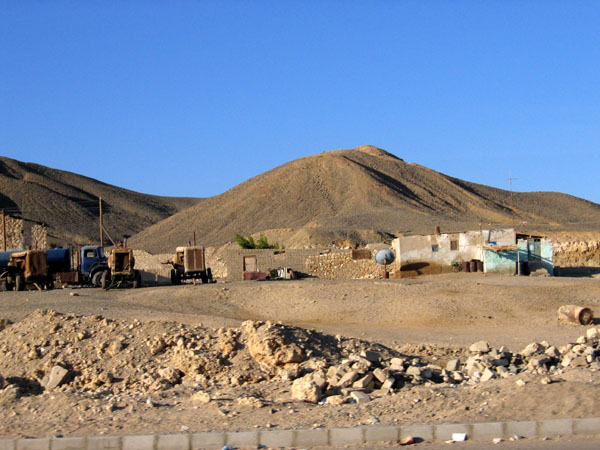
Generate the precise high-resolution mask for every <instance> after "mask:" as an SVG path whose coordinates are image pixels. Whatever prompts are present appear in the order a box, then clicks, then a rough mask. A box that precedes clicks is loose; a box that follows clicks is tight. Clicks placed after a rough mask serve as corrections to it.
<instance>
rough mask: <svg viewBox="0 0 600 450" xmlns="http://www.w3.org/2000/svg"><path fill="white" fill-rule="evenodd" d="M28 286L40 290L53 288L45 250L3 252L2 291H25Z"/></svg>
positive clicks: (1, 268) (1, 259)
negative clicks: (30, 285)
mask: <svg viewBox="0 0 600 450" xmlns="http://www.w3.org/2000/svg"><path fill="white" fill-rule="evenodd" d="M7 259H8V260H7ZM27 284H32V285H35V287H37V288H38V289H44V288H45V289H50V288H51V287H52V284H53V283H52V277H51V276H50V275H49V272H48V256H47V255H46V252H45V251H44V250H22V251H11V252H1V255H0V285H1V287H2V290H4V291H12V290H13V289H14V290H16V291H23V290H25V287H26V285H27Z"/></svg>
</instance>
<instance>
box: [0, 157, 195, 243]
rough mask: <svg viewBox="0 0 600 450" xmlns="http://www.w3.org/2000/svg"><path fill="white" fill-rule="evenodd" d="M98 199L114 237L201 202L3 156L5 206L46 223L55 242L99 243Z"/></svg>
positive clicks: (1, 202)
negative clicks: (137, 188)
mask: <svg viewBox="0 0 600 450" xmlns="http://www.w3.org/2000/svg"><path fill="white" fill-rule="evenodd" d="M99 197H102V204H103V216H104V226H105V228H106V229H107V230H108V232H109V233H110V235H111V236H112V237H113V239H115V240H116V239H122V238H123V237H124V236H126V235H127V236H131V235H133V234H135V233H137V232H139V231H141V230H143V229H144V228H146V227H148V226H150V225H152V224H154V223H156V222H158V221H160V220H163V219H165V218H167V217H169V216H171V215H173V214H175V213H177V212H179V211H181V210H183V209H186V208H188V207H190V206H192V205H194V204H195V203H196V202H197V201H198V199H195V198H177V197H159V196H155V195H148V194H140V193H137V192H133V191H130V190H127V189H123V188H119V187H117V186H112V185H109V184H106V183H102V182H100V181H97V180H94V179H92V178H89V177H85V176H82V175H77V174H75V173H71V172H66V171H62V170H58V169H52V168H49V167H45V166H41V165H38V164H34V163H26V162H21V161H17V160H14V159H10V158H6V157H0V208H3V209H5V210H6V212H7V213H8V214H10V215H13V216H16V217H21V218H25V219H27V220H30V221H34V222H39V223H44V224H46V225H47V226H48V233H49V241H50V243H51V244H60V245H63V244H67V245H72V244H86V243H92V242H98V241H99V203H98V198H99ZM105 239H106V241H107V242H109V241H108V239H107V238H105Z"/></svg>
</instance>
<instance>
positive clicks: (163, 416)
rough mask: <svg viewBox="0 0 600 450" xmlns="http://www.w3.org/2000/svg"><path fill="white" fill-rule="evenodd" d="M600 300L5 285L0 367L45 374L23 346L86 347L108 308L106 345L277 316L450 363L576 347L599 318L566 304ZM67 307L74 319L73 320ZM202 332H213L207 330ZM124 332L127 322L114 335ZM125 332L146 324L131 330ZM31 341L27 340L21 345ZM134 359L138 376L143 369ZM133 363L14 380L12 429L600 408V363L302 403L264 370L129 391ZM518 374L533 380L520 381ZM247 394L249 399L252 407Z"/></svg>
mask: <svg viewBox="0 0 600 450" xmlns="http://www.w3.org/2000/svg"><path fill="white" fill-rule="evenodd" d="M71 294H76V295H71ZM599 302H600V280H599V279H596V278H550V277H539V278H534V277H506V276H492V275H484V274H460V273H459V274H448V275H440V276H428V277H422V278H418V279H410V280H355V281H328V280H311V279H305V280H294V281H272V282H245V283H216V284H211V285H198V286H192V285H184V286H177V287H155V288H143V289H138V290H132V289H122V290H111V291H102V290H100V289H91V288H82V289H65V290H53V291H48V292H37V291H29V292H5V293H0V319H8V320H9V321H11V322H14V324H12V325H9V326H8V327H7V328H6V329H5V330H3V331H0V342H1V343H2V346H0V374H1V375H2V376H3V377H4V378H5V379H6V380H8V381H10V380H11V377H13V379H16V378H18V377H22V378H24V379H26V378H27V377H28V376H29V374H30V373H32V372H31V370H33V373H36V370H34V369H36V366H35V364H40V366H41V364H42V363H41V362H38V358H39V360H40V361H41V359H42V358H41V357H40V356H39V355H37V356H36V355H34V356H31V357H30V358H25V359H19V355H20V353H19V352H21V353H22V352H24V351H26V348H25V347H26V345H29V344H27V342H28V339H32V336H35V339H38V340H41V341H40V342H41V343H40V344H39V345H40V346H44V345H45V346H46V347H48V346H51V345H52V339H50V338H51V336H50V335H52V333H60V331H57V330H59V329H62V330H64V336H62V338H61V339H63V340H65V341H68V335H67V329H70V328H68V326H71V325H72V329H73V332H75V331H76V330H77V327H79V331H80V332H83V335H81V336H79V340H80V341H84V342H85V339H87V338H88V337H89V336H87V335H86V334H85V331H86V327H88V325H86V324H88V323H91V322H89V321H91V320H92V319H91V318H90V317H92V316H98V315H100V316H102V318H107V319H110V321H114V325H111V322H110V321H108V322H106V321H105V322H102V318H101V317H95V318H94V319H93V320H95V321H97V322H98V325H93V327H95V328H94V329H93V332H92V331H90V332H89V333H91V334H93V335H94V337H95V336H96V335H98V336H100V334H101V333H104V334H102V336H104V337H103V339H104V341H105V342H107V343H110V342H112V340H114V339H116V338H118V337H119V336H118V335H117V334H118V333H120V334H121V337H120V338H121V340H127V342H128V343H127V345H131V348H134V343H135V342H137V341H138V340H139V342H140V343H143V342H144V341H146V342H148V341H150V340H152V339H154V338H156V336H166V335H167V334H168V333H175V331H173V330H176V331H177V330H178V331H177V332H179V333H180V334H181V333H184V332H189V333H192V331H193V330H196V331H193V332H194V333H196V335H195V336H196V337H194V339H196V341H197V342H200V341H201V340H202V339H201V336H200V337H198V336H197V334H198V333H200V334H201V333H206V335H207V339H208V336H209V335H211V336H221V338H222V337H223V335H224V333H225V331H224V330H220V331H219V330H217V329H218V328H220V327H225V328H229V327H232V328H234V329H237V328H236V327H239V326H240V324H241V323H242V322H243V321H246V320H252V321H267V320H270V321H281V322H282V323H284V324H288V325H294V326H298V327H303V328H308V329H313V330H315V332H317V334H315V335H314V336H316V339H317V340H319V339H320V340H322V341H323V342H325V341H328V339H330V338H331V339H333V336H335V335H341V336H344V337H348V338H356V339H358V340H360V342H361V343H360V344H356V345H358V347H360V346H362V347H361V348H368V347H369V345H373V346H375V345H376V344H380V345H382V346H384V347H381V348H385V349H386V350H385V351H388V350H389V352H390V354H391V355H404V356H418V357H420V358H423V359H424V360H426V361H427V362H429V363H436V362H438V363H439V364H440V365H441V366H443V365H445V362H446V361H447V360H448V359H449V358H450V357H454V356H457V355H458V356H461V355H462V356H464V355H465V352H466V350H465V347H468V346H469V345H470V344H472V343H473V342H476V341H480V340H486V341H488V342H489V343H490V345H492V346H494V347H497V348H499V347H500V346H503V345H504V346H506V347H508V348H509V349H510V350H512V351H514V352H519V351H521V350H522V349H523V348H524V347H525V346H526V345H527V344H529V343H532V342H541V341H548V343H549V344H551V345H556V346H561V345H565V344H568V343H574V342H575V340H576V339H577V338H578V337H579V336H582V335H585V332H586V327H582V326H575V325H569V324H565V323H561V322H559V321H558V320H557V314H556V311H557V309H558V307H559V306H561V305H564V304H576V305H584V306H588V307H590V308H592V309H593V310H596V311H600V307H598V303H599ZM40 309H52V310H54V311H57V312H58V315H57V316H54V315H53V314H51V316H53V317H54V318H52V317H48V316H47V314H48V313H41V312H39V311H38V310H40ZM35 311H38V312H37V313H35ZM63 314H67V315H68V314H71V316H68V318H65V317H64V316H63ZM80 316H83V318H81V317H80ZM77 317H79V318H77ZM51 320H61V321H63V322H61V323H60V324H59V325H56V324H55V325H53V327H54V328H52V329H51V330H50V331H49V332H48V333H49V335H48V333H46V332H45V331H43V327H44V326H46V325H47V324H49V323H50V321H51ZM86 320H87V321H88V322H86ZM28 321H29V322H28ZM36 321H37V322H36ZM69 321H71V322H72V324H71V325H69V323H68V322H69ZM74 323H76V324H77V325H74ZM20 324H22V327H21V328H19V327H20V326H21V325H20ZM36 324H37V325H36ZM27 327H29V328H27ZM90 327H92V325H90ZM173 327H175V328H173ZM177 327H180V328H177ZM181 327H188V328H185V329H184V328H181ZM198 327H202V330H204V331H202V332H199V331H198V330H199V328H198ZM112 329H114V330H115V331H114V335H112V336H111V330H112ZM90 330H92V328H90ZM122 330H133V331H131V332H130V333H129V334H127V333H128V332H126V331H122ZM186 330H187V331H186ZM190 330H192V331H190ZM211 330H212V331H211ZM36 333H38V334H36ZM44 333H46V334H44ZM89 333H88V334H89ZM192 334H193V333H192ZM328 335H331V336H329V337H328ZM44 336H47V339H49V340H50V342H46V339H45V338H44ZM82 336H83V337H82ZM165 339H166V338H165ZM338 340H339V336H338ZM21 341H22V342H23V346H24V349H21V348H19V344H18V342H21ZM59 341H60V339H57V340H55V342H56V343H60V342H59ZM75 341H77V339H75V338H74V342H75ZM357 342H359V341H357ZM67 343H68V342H67ZM220 345H223V343H222V342H221V344H220ZM323 345H324V346H325V344H323ZM30 347H31V346H30ZM56 348H57V349H59V350H57V352H56V353H55V355H54V358H55V360H61V358H62V360H65V359H68V355H69V354H71V355H77V353H75V350H68V348H69V346H68V345H66V344H65V343H64V342H63V345H62V346H61V345H58V347H56ZM36 349H37V350H36V351H38V350H39V347H36ZM61 349H62V350H61ZM30 350H31V348H29V350H28V351H30ZM77 351H80V350H77ZM81 351H83V350H81ZM61 352H63V354H61ZM69 352H70V353H69ZM30 353H31V351H30ZM34 353H35V352H34ZM91 354H92V350H91V349H90V350H88V354H85V353H81V355H82V356H81V357H82V358H84V357H85V358H90V359H93V360H94V364H96V365H97V364H100V363H102V361H105V360H103V359H101V358H99V357H98V358H96V359H97V361H96V359H94V358H92V357H91V356H89V355H91ZM86 355H87V356H86ZM132 357H133V356H132ZM115 359H116V358H115ZM44 361H45V364H46V365H45V366H44V367H39V369H37V373H38V375H39V376H41V375H42V374H41V373H39V372H40V371H42V372H43V371H44V370H45V371H46V372H47V371H48V369H49V365H48V361H49V360H44ZM231 361H233V359H232V360H231ZM103 364H107V365H109V364H110V362H104V363H103ZM128 364H129V365H128V366H127V367H130V368H131V370H132V371H133V370H134V369H135V364H134V363H131V362H130V363H128ZM25 366H27V367H28V369H27V370H29V372H27V373H24V372H25V369H23V367H25ZM94 367H96V366H94ZM127 367H125V363H123V366H122V367H121V366H119V365H115V366H114V367H112V366H111V370H112V372H113V373H114V374H115V380H114V381H113V384H109V383H106V384H104V385H101V386H96V387H95V388H94V389H91V388H89V385H85V386H84V385H83V384H82V386H83V387H82V388H81V389H76V388H74V387H72V386H62V387H59V388H57V389H55V390H52V391H48V390H46V391H45V392H35V393H31V392H29V393H28V394H27V395H13V396H10V395H8V394H6V392H8V390H9V388H10V386H9V387H8V388H5V389H4V390H0V394H2V393H3V392H4V394H3V395H0V403H2V405H1V406H2V410H3V421H2V422H1V424H0V435H1V436H14V437H17V436H28V437H33V436H53V435H62V436H76V435H92V434H121V433H147V432H180V431H189V432H194V431H204V430H248V429H254V428H294V427H320V426H353V425H359V424H396V423H438V422H439V423H448V422H483V421H496V420H501V421H504V420H541V419H553V418H570V417H592V416H597V415H598V413H597V411H598V408H599V406H600V372H598V371H597V370H594V369H592V368H589V367H577V368H573V369H571V370H565V371H558V372H556V373H553V374H550V376H549V378H550V379H549V380H546V381H545V382H544V383H542V382H541V381H540V380H541V379H542V377H540V375H538V374H532V373H520V374H517V375H515V376H514V377H510V378H506V379H504V378H503V379H500V378H497V379H493V380H490V381H487V382H486V383H480V384H459V385H454V384H448V383H439V384H435V383H423V384H418V385H410V384H409V385H406V386H404V387H402V388H400V389H398V390H397V391H396V392H395V393H393V394H388V395H373V396H372V398H373V399H372V400H371V401H370V402H368V403H360V404H357V403H346V404H342V405H339V406H333V405H327V404H312V403H307V402H301V401H297V400H293V399H292V397H291V394H290V387H291V381H289V380H284V379H281V378H273V379H270V380H267V379H263V380H261V379H260V377H255V379H248V380H246V381H245V382H240V383H236V385H233V384H231V383H223V384H219V383H213V384H211V383H208V384H206V383H205V384H204V385H203V384H202V382H200V383H198V380H195V382H193V381H194V380H186V379H185V378H184V381H183V382H177V383H173V385H172V386H171V385H169V386H167V387H165V386H163V387H161V388H156V386H153V388H152V389H150V388H148V389H145V390H144V389H141V388H140V386H141V385H135V384H132V386H134V387H132V388H130V389H125V388H121V387H119V386H120V383H121V384H123V383H124V382H122V381H120V380H122V379H123V378H126V377H122V378H120V377H119V374H118V372H119V370H123V371H125V370H126V369H127ZM240 367H242V368H243V369H244V370H246V369H247V370H248V371H250V370H256V369H254V368H251V367H250V366H248V367H246V366H240ZM31 368H33V369H31ZM19 370H20V371H21V372H19ZM96 370H98V369H96ZM127 370H129V369H127ZM11 371H12V372H13V373H10V372H11ZM17 372H18V373H17ZM132 373H133V372H132ZM546 378H548V377H546ZM517 379H521V380H523V381H524V382H525V384H524V385H523V386H517V384H516V383H515V381H516V380H517ZM548 381H550V383H549V384H547V382H548ZM73 383H75V384H76V382H73ZM199 390H202V392H206V393H207V394H208V395H209V396H210V399H211V400H210V401H209V402H208V403H203V402H197V401H192V397H193V396H194V394H195V393H197V391H199ZM240 398H246V399H250V400H247V401H242V402H240V401H239V399H240ZM253 398H254V399H258V400H257V401H256V400H252V399H253Z"/></svg>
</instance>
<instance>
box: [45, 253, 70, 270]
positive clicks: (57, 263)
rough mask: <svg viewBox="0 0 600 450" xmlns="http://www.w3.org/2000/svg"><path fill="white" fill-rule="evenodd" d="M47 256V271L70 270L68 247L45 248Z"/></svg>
mask: <svg viewBox="0 0 600 450" xmlns="http://www.w3.org/2000/svg"><path fill="white" fill-rule="evenodd" d="M46 255H47V257H48V272H50V273H56V272H70V271H71V252H70V250H69V249H68V248H62V247H58V248H51V249H49V250H46Z"/></svg>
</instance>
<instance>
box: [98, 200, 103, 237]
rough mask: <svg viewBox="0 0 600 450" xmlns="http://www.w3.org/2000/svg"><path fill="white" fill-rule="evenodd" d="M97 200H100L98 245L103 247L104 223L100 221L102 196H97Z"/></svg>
mask: <svg viewBox="0 0 600 450" xmlns="http://www.w3.org/2000/svg"><path fill="white" fill-rule="evenodd" d="M98 201H99V202H100V247H104V240H103V237H104V231H103V230H104V224H103V223H102V197H98Z"/></svg>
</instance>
